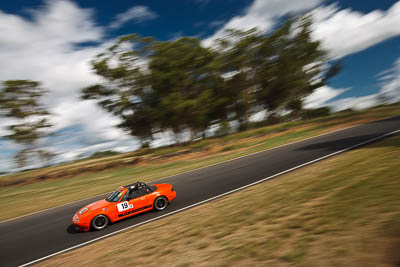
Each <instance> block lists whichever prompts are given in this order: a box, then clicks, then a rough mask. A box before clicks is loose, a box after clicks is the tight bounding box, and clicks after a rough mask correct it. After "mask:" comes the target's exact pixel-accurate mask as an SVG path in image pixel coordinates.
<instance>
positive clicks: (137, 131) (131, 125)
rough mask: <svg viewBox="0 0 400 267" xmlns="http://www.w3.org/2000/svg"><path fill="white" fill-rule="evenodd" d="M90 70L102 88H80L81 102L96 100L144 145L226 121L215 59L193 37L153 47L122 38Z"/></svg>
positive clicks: (152, 43)
mask: <svg viewBox="0 0 400 267" xmlns="http://www.w3.org/2000/svg"><path fill="white" fill-rule="evenodd" d="M92 66H93V69H94V70H95V72H96V73H97V74H98V75H100V76H102V77H103V78H104V80H105V83H104V84H97V85H93V86H90V87H87V88H84V89H82V98H83V99H96V100H97V101H98V103H99V105H100V106H101V107H103V108H104V109H106V110H107V111H109V112H111V113H113V114H114V115H116V116H118V117H120V118H121V121H122V122H121V124H119V127H121V128H123V129H125V130H128V131H129V133H130V134H131V135H132V136H135V137H137V138H138V139H139V140H141V141H142V146H147V145H148V143H149V142H150V141H152V139H153V134H154V133H156V132H159V131H165V130H171V131H172V132H174V133H175V135H176V136H180V134H181V133H182V132H184V131H185V130H189V131H190V133H191V138H192V139H193V138H194V137H195V136H196V135H197V134H198V133H203V132H204V130H205V129H206V128H207V127H208V126H209V125H210V123H211V122H212V121H213V120H215V119H217V118H219V117H223V116H224V114H222V113H223V112H224V111H223V110H224V108H223V106H224V105H226V103H225V102H226V101H227V99H226V98H224V83H223V79H222V78H221V77H220V72H219V68H218V63H217V61H216V55H215V53H214V52H213V51H211V50H210V49H207V48H203V47H202V46H201V45H200V42H199V40H198V39H197V38H189V37H185V38H181V39H178V40H176V41H167V42H157V41H154V40H152V39H151V38H140V37H139V36H137V35H129V36H124V37H121V38H120V39H119V41H118V42H117V43H116V44H115V45H113V46H112V47H110V48H109V49H108V50H107V51H106V52H105V53H102V54H100V55H98V56H97V58H96V59H95V60H93V61H92ZM177 140H179V138H177Z"/></svg>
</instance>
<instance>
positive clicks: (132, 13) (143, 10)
mask: <svg viewBox="0 0 400 267" xmlns="http://www.w3.org/2000/svg"><path fill="white" fill-rule="evenodd" d="M157 17H158V15H157V14H156V13H155V12H153V11H151V10H150V9H149V8H148V7H147V6H134V7H131V8H130V9H128V10H127V11H125V12H123V13H120V14H118V15H117V16H116V17H115V21H114V22H112V23H111V24H110V26H109V27H110V28H112V29H116V28H119V27H121V26H122V25H124V24H125V23H127V22H129V21H133V22H134V23H140V22H143V21H147V20H152V19H155V18H157Z"/></svg>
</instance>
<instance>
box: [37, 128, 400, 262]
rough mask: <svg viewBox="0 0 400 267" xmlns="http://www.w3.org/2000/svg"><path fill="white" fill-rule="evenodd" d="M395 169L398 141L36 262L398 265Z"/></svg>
mask: <svg viewBox="0 0 400 267" xmlns="http://www.w3.org/2000/svg"><path fill="white" fill-rule="evenodd" d="M399 173H400V135H397V136H393V137H390V138H387V139H385V140H382V141H379V142H376V143H374V144H372V145H368V146H365V147H362V148H360V149H357V150H352V151H350V152H346V153H344V154H341V155H338V156H335V157H332V158H329V159H327V160H324V161H321V162H318V163H315V164H312V165H310V166H307V167H304V168H302V169H299V170H296V171H294V172H292V173H289V174H285V175H282V176H279V177H277V178H275V179H273V180H270V181H267V182H263V183H261V184H258V185H255V186H252V187H250V188H247V189H244V190H241V191H240V192H236V193H234V194H231V195H228V196H225V197H223V198H220V199H217V200H214V201H212V202H209V203H206V204H203V205H201V206H198V207H195V208H192V209H190V210H187V211H184V212H181V213H179V214H175V215H172V216H169V217H167V218H164V219H161V220H159V221H156V222H152V223H150V224H147V225H143V226H140V227H137V228H135V229H132V230H128V231H125V232H123V233H120V234H118V235H116V236H113V237H110V238H107V239H105V240H102V241H99V242H96V243H94V244H91V245H88V246H85V247H83V248H79V249H76V250H73V251H71V252H67V253H63V254H61V255H58V256H56V257H53V258H51V259H49V260H47V261H44V262H42V263H40V264H39V266H58V265H63V264H68V265H77V266H90V265H96V266H110V265H126V266H132V265H143V266H293V265H295V266H398V264H399V262H400V254H399V251H400V194H399V192H400V176H399Z"/></svg>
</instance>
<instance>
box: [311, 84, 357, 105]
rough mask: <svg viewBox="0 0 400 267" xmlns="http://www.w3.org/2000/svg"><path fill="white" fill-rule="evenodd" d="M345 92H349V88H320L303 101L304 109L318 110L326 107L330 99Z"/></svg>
mask: <svg viewBox="0 0 400 267" xmlns="http://www.w3.org/2000/svg"><path fill="white" fill-rule="evenodd" d="M347 90H349V88H345V89H334V88H331V87H329V86H322V87H320V88H318V89H316V90H315V91H314V92H313V93H312V94H310V95H309V96H307V97H306V98H305V99H304V107H305V108H319V107H322V106H326V104H327V103H328V102H329V101H330V100H331V99H333V98H335V97H336V96H338V95H340V94H342V93H344V92H346V91H347Z"/></svg>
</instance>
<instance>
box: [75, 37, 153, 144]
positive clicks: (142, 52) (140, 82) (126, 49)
mask: <svg viewBox="0 0 400 267" xmlns="http://www.w3.org/2000/svg"><path fill="white" fill-rule="evenodd" d="M151 43H152V40H151V39H150V38H140V37H139V36H138V35H135V34H131V35H127V36H123V37H121V38H120V39H119V40H118V41H117V42H116V44H114V45H112V46H111V47H109V48H108V49H107V50H106V51H105V52H104V53H101V54H99V55H97V57H96V58H95V59H94V60H93V61H92V62H91V63H92V67H93V70H94V71H95V73H96V74H97V75H99V76H101V77H102V78H103V79H104V83H102V84H95V85H92V86H89V87H86V88H83V89H82V90H81V92H82V94H81V97H82V99H84V100H88V99H94V100H96V101H97V103H98V104H99V105H100V106H101V107H102V108H103V109H105V110H106V111H108V112H110V113H112V114H113V115H115V116H118V117H119V118H120V119H121V123H120V124H119V125H118V127H120V128H122V129H124V130H126V131H128V132H129V133H130V134H131V135H132V136H135V137H137V138H138V139H139V140H140V141H141V143H142V146H148V145H149V143H150V142H151V141H152V140H153V133H154V131H155V129H156V128H157V125H156V118H155V117H156V115H157V113H156V112H155V110H154V107H153V106H154V99H153V98H152V97H151V94H152V92H151V88H150V87H149V86H148V73H147V72H146V68H147V66H146V62H145V60H146V57H147V54H148V47H149V44H151ZM132 47H134V48H135V49H132Z"/></svg>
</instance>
